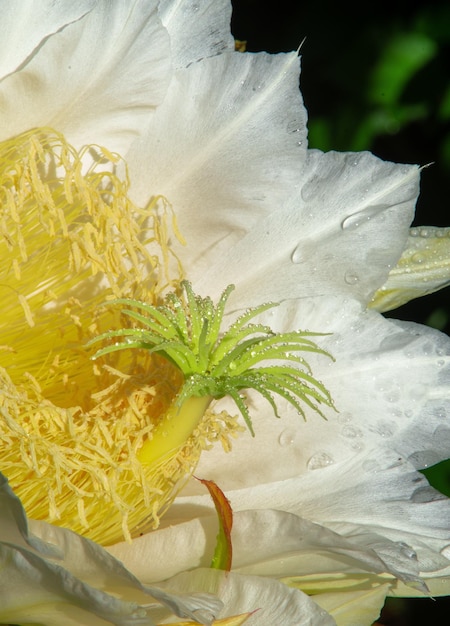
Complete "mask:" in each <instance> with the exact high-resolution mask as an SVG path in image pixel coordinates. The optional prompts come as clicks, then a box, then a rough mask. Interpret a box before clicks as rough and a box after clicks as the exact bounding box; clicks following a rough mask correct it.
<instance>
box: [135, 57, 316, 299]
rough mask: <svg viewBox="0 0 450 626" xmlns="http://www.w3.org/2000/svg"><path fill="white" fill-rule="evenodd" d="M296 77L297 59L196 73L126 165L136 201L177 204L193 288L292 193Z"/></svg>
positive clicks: (226, 64) (246, 60)
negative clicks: (157, 198)
mask: <svg viewBox="0 0 450 626" xmlns="http://www.w3.org/2000/svg"><path fill="white" fill-rule="evenodd" d="M298 72H299V69H298V58H297V56H296V54H294V53H293V54H288V55H275V56H274V55H266V54H262V53H261V54H256V55H255V54H241V53H238V52H235V53H224V54H221V55H220V56H218V57H213V58H211V59H205V60H203V61H201V62H199V63H196V64H193V65H191V66H190V67H189V68H188V69H187V70H183V71H180V72H178V73H177V74H176V76H175V78H174V80H173V81H172V84H171V86H170V89H169V91H168V94H167V98H166V100H165V101H164V103H163V105H162V106H161V107H159V109H158V110H157V112H156V114H155V116H154V117H153V118H152V120H151V125H150V126H149V128H148V130H147V132H146V133H145V134H144V135H143V137H142V139H141V140H139V141H138V142H137V143H136V144H134V145H133V147H132V150H131V151H130V153H129V154H128V155H127V162H128V164H129V169H130V176H131V182H132V190H133V194H134V198H135V200H136V201H137V202H138V203H139V204H145V203H146V202H147V201H148V199H149V197H150V196H151V195H153V194H155V195H156V194H162V195H164V196H166V198H167V199H168V200H169V202H170V203H171V204H172V206H173V208H174V211H175V213H176V217H177V221H178V224H179V227H180V230H181V233H182V235H183V237H184V238H185V239H186V242H187V246H186V247H182V246H178V247H177V246H176V245H175V244H176V242H174V247H175V249H176V251H177V253H178V254H179V255H180V258H181V260H182V262H183V265H184V266H185V267H186V268H188V271H189V280H191V281H192V282H193V283H195V282H196V281H199V279H200V277H201V275H202V273H203V271H204V269H205V268H207V267H209V266H210V265H211V264H212V263H214V264H216V267H217V266H222V262H221V256H222V254H223V252H224V251H225V250H227V249H228V248H229V247H230V246H231V244H232V242H234V241H236V240H238V239H239V238H240V237H242V236H243V234H245V233H246V232H248V231H249V230H251V229H252V228H253V227H254V224H255V223H257V222H258V221H259V220H260V219H262V216H263V215H265V214H267V213H269V212H271V211H272V210H273V207H274V206H277V205H278V204H279V203H281V202H283V201H284V200H285V199H286V198H287V197H288V196H289V194H290V193H291V192H292V189H293V188H294V187H295V184H296V177H297V171H298V169H299V168H300V165H301V163H302V162H303V159H304V157H305V139H306V117H305V112H304V109H303V107H302V103H301V97H300V93H299V90H298ZM299 142H300V143H302V142H303V145H301V146H299V145H298V144H299ZM243 163H245V167H243V165H242V164H243ZM214 289H215V290H216V292H219V293H220V291H221V290H222V283H221V284H220V285H215V286H214ZM208 295H212V296H214V295H215V293H214V292H209V294H208Z"/></svg>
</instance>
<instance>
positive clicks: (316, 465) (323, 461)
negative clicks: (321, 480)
mask: <svg viewBox="0 0 450 626" xmlns="http://www.w3.org/2000/svg"><path fill="white" fill-rule="evenodd" d="M334 462H335V461H334V459H333V457H332V456H330V455H329V454H328V453H327V452H316V454H313V455H312V457H311V458H310V459H309V461H308V463H307V464H306V466H307V468H308V469H309V470H316V469H323V468H324V467H328V466H329V465H333V464H334Z"/></svg>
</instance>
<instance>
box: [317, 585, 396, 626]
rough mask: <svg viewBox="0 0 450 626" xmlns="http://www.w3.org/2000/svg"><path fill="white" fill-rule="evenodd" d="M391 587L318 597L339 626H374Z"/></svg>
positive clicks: (323, 594) (320, 595)
mask: <svg viewBox="0 0 450 626" xmlns="http://www.w3.org/2000/svg"><path fill="white" fill-rule="evenodd" d="M388 590H389V585H382V586H379V587H375V588H374V589H370V590H364V591H349V592H339V593H321V594H319V595H318V596H316V598H315V599H316V601H317V603H318V604H319V606H321V607H323V608H324V609H325V610H326V611H328V612H329V613H330V614H331V615H332V616H333V617H334V619H335V620H336V624H337V626H372V624H373V623H374V622H375V620H376V619H377V618H378V617H379V616H380V612H381V609H382V607H383V604H384V601H385V599H386V594H387V592H388Z"/></svg>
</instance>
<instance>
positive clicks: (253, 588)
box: [166, 569, 335, 626]
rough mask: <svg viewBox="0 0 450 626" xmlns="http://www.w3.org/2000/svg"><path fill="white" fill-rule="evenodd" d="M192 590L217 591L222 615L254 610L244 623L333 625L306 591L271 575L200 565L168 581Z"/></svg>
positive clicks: (251, 625) (253, 625)
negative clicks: (227, 570) (246, 573)
mask: <svg viewBox="0 0 450 626" xmlns="http://www.w3.org/2000/svg"><path fill="white" fill-rule="evenodd" d="M166 585H167V586H168V587H169V588H170V586H171V585H176V588H177V589H183V590H185V591H186V592H188V593H189V592H191V591H192V589H193V588H201V589H204V590H205V591H208V592H209V593H213V594H217V595H218V596H219V598H220V599H221V600H222V602H223V603H224V609H223V611H222V613H221V615H220V616H221V617H222V616H223V617H225V616H227V615H233V614H234V615H236V614H239V613H243V612H248V611H252V615H250V617H249V618H248V620H247V621H246V622H245V626H267V625H268V624H280V625H282V626H334V624H335V622H334V620H333V618H332V617H330V615H329V614H328V613H327V612H326V611H324V610H323V609H321V608H319V607H318V606H317V604H316V603H315V602H313V600H311V599H310V598H309V597H308V596H307V595H305V594H304V593H302V592H301V591H298V590H296V589H292V588H289V587H287V586H286V585H284V584H283V583H280V582H278V581H276V580H273V579H270V578H262V577H258V576H242V575H240V574H234V573H233V572H222V571H219V570H210V569H199V570H195V571H193V572H186V573H183V574H180V575H179V576H176V577H175V578H173V579H171V580H169V581H167V583H166Z"/></svg>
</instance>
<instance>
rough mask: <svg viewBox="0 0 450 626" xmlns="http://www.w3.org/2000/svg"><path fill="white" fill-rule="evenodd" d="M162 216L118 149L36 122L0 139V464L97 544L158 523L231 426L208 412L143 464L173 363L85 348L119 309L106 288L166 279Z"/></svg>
mask: <svg viewBox="0 0 450 626" xmlns="http://www.w3.org/2000/svg"><path fill="white" fill-rule="evenodd" d="M119 170H120V171H124V172H125V174H124V175H123V176H120V177H119V175H118V174H117V171H119ZM169 217H170V207H169V205H168V203H167V201H165V199H164V198H160V197H154V198H153V199H152V200H151V201H150V203H149V205H148V206H147V207H146V208H145V210H143V209H140V208H138V207H136V206H135V205H134V204H133V203H132V202H131V200H130V198H129V184H128V179H127V176H126V168H125V166H124V163H123V162H121V160H120V158H119V157H118V156H116V155H114V154H111V153H109V152H107V151H106V150H102V149H101V148H100V147H98V146H89V147H86V148H85V149H83V150H82V151H76V150H75V149H74V148H73V147H71V146H70V145H69V144H68V143H67V142H66V140H65V139H64V137H63V136H62V135H60V134H58V133H57V132H55V131H53V130H51V129H46V128H42V129H37V130H33V131H30V132H27V133H25V134H22V135H20V136H18V137H15V138H13V139H10V140H8V141H6V142H3V143H1V144H0V250H1V258H2V264H1V267H0V276H1V278H0V298H1V302H2V318H1V320H0V329H1V337H0V347H1V351H2V361H1V363H2V367H1V368H0V389H1V393H0V446H1V454H2V471H3V472H4V474H5V475H6V476H7V477H8V479H9V481H10V483H11V486H12V487H13V488H14V490H15V492H16V493H17V495H18V496H19V497H20V498H21V500H22V502H23V504H24V507H25V509H26V512H27V514H28V515H29V517H31V518H33V519H38V520H44V521H47V522H51V523H54V524H57V525H58V524H59V525H61V526H64V527H67V528H70V529H72V530H74V531H76V532H79V533H81V534H83V535H84V536H87V537H90V538H91V539H94V540H95V541H98V542H99V543H101V544H103V545H108V544H111V543H114V542H116V541H118V540H121V539H123V538H125V539H129V538H130V537H131V536H134V535H136V534H139V533H140V532H143V530H144V529H148V528H152V527H156V526H157V525H158V523H159V517H160V515H161V514H162V512H164V511H165V509H166V508H167V507H168V505H169V504H170V502H171V500H172V499H173V497H174V496H175V495H176V493H177V491H178V490H179V488H180V485H182V484H183V481H184V480H186V478H187V477H188V476H189V475H190V474H191V473H192V471H193V469H194V467H195V464H196V462H197V460H198V457H199V455H200V453H201V451H202V449H204V448H206V447H208V446H209V445H211V442H212V441H214V440H222V441H223V442H224V445H225V442H227V441H228V435H227V433H228V432H229V431H230V430H231V431H232V430H233V425H232V424H231V423H230V419H231V418H230V417H229V416H224V415H219V416H211V417H210V419H208V426H207V427H205V426H202V428H201V429H200V431H201V432H200V431H199V432H196V433H194V434H193V435H192V436H191V437H190V438H188V440H187V441H186V443H185V445H183V446H182V447H181V448H180V449H178V450H174V451H173V452H171V453H170V454H169V455H166V456H165V457H164V458H163V459H160V460H159V461H158V462H157V463H155V464H152V465H143V464H142V463H141V462H140V460H139V451H140V449H141V448H142V446H143V444H144V442H145V440H146V439H148V438H151V433H152V430H153V429H154V428H155V425H156V424H158V422H159V421H160V420H161V416H163V415H164V414H165V412H166V411H167V410H168V407H169V406H170V404H171V402H172V401H173V398H174V397H175V396H176V394H177V393H178V390H179V388H180V386H181V385H182V377H181V375H180V372H179V370H178V369H177V368H176V367H175V366H173V365H172V364H170V363H169V362H168V361H167V359H163V358H162V357H159V356H155V355H152V354H149V353H146V354H142V353H141V352H137V351H126V352H120V353H116V354H111V355H108V356H107V357H105V358H102V359H101V362H98V361H96V362H94V361H92V360H91V358H90V357H91V356H92V350H90V349H89V348H86V344H87V343H88V341H89V340H90V339H92V338H93V337H94V336H96V335H98V334H99V333H102V332H104V331H105V330H106V329H111V328H112V329H114V328H122V327H123V326H124V325H126V323H128V320H124V319H123V316H122V315H121V313H120V312H118V311H117V310H116V309H114V307H110V306H105V303H107V301H108V300H111V299H114V298H135V299H139V300H145V301H146V302H149V303H155V304H156V303H158V301H159V299H160V298H161V294H162V293H163V292H164V290H166V289H167V288H168V287H170V288H172V289H174V288H175V289H176V287H177V284H178V281H179V280H180V278H181V276H180V272H181V268H180V267H179V264H178V261H177V259H176V258H175V257H174V256H173V255H172V253H171V250H170V246H169V243H168V240H169V237H170V236H174V235H175V236H177V233H176V232H175V233H173V232H172V233H171V232H170V231H171V229H170V228H169V223H170V219H169ZM174 267H175V268H177V272H174V270H173V268H174ZM170 275H172V278H170Z"/></svg>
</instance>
